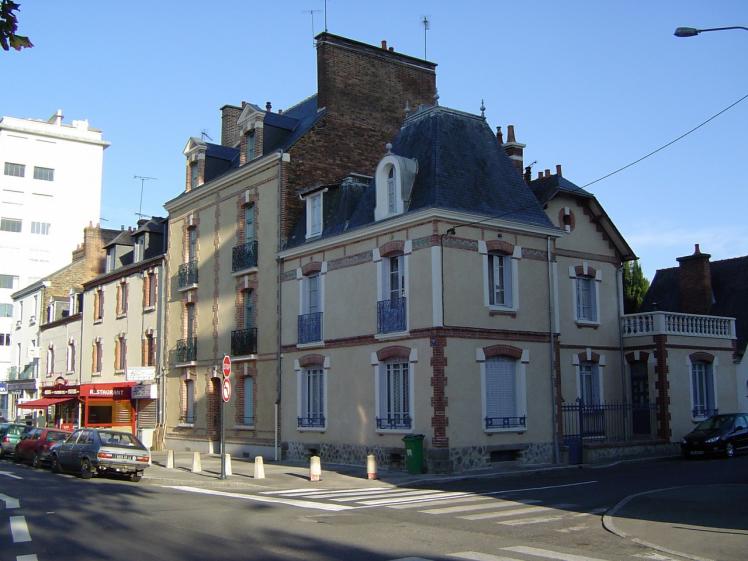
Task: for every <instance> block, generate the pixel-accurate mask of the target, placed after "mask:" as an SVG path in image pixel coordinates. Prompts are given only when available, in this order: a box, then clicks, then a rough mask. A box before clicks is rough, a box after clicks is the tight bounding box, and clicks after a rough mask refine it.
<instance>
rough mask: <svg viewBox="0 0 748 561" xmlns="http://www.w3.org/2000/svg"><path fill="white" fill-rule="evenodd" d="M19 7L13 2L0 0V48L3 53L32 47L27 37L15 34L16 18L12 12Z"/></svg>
mask: <svg viewBox="0 0 748 561" xmlns="http://www.w3.org/2000/svg"><path fill="white" fill-rule="evenodd" d="M20 7H21V5H20V4H16V3H15V2H13V0H0V47H2V48H3V50H4V51H8V50H10V48H11V47H12V48H14V49H15V50H17V51H20V50H21V49H27V48H29V47H33V46H34V45H33V44H32V43H31V41H30V40H29V38H28V37H26V36H24V35H18V34H16V30H17V29H18V16H16V14H14V13H13V12H16V11H18V9H19V8H20Z"/></svg>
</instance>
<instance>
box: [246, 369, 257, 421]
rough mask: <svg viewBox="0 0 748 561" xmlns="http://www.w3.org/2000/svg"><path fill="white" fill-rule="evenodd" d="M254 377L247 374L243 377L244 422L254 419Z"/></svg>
mask: <svg viewBox="0 0 748 561" xmlns="http://www.w3.org/2000/svg"><path fill="white" fill-rule="evenodd" d="M254 389H255V385H254V379H252V378H250V377H249V376H247V377H246V378H244V423H252V422H253V421H254V416H255V412H254V403H255V399H254Z"/></svg>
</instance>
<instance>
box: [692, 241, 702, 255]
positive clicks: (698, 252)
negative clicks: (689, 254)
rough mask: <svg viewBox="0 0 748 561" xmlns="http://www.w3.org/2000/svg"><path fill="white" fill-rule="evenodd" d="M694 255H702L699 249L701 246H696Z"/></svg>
mask: <svg viewBox="0 0 748 561" xmlns="http://www.w3.org/2000/svg"><path fill="white" fill-rule="evenodd" d="M693 254H694V255H700V254H701V249H700V248H699V244H695V245H694V250H693Z"/></svg>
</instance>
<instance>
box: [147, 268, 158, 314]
mask: <svg viewBox="0 0 748 561" xmlns="http://www.w3.org/2000/svg"><path fill="white" fill-rule="evenodd" d="M156 282H157V281H156V273H153V272H150V273H148V274H147V275H146V282H145V285H146V286H145V306H146V308H152V307H153V306H155V305H156V288H157V287H156Z"/></svg>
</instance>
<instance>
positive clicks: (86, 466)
mask: <svg viewBox="0 0 748 561" xmlns="http://www.w3.org/2000/svg"><path fill="white" fill-rule="evenodd" d="M80 476H81V479H91V478H92V477H93V471H92V470H91V461H90V460H89V459H88V458H83V459H82V460H81V473H80Z"/></svg>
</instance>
